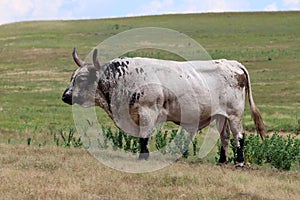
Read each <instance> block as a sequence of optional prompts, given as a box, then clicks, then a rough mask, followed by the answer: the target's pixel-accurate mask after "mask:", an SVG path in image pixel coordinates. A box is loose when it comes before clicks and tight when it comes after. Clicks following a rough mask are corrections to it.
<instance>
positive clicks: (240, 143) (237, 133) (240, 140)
mask: <svg viewBox="0 0 300 200" xmlns="http://www.w3.org/2000/svg"><path fill="white" fill-rule="evenodd" d="M229 123H230V129H231V131H232V134H233V137H234V140H235V144H236V154H237V158H236V164H237V165H236V167H243V166H244V132H243V125H242V118H241V117H236V116H234V117H231V118H230V119H229Z"/></svg>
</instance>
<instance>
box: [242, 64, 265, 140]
mask: <svg viewBox="0 0 300 200" xmlns="http://www.w3.org/2000/svg"><path fill="white" fill-rule="evenodd" d="M240 67H241V69H242V70H243V71H244V73H245V74H246V77H247V85H246V90H247V91H248V98H249V104H250V109H251V114H252V118H253V121H254V124H255V127H256V131H257V133H259V134H260V137H261V139H262V140H263V139H264V138H265V134H266V128H265V125H264V122H263V120H262V117H261V114H260V112H259V110H258V108H257V107H256V106H255V103H254V100H253V96H252V89H251V83H250V76H249V73H248V71H247V69H246V68H245V67H244V66H243V65H241V66H240Z"/></svg>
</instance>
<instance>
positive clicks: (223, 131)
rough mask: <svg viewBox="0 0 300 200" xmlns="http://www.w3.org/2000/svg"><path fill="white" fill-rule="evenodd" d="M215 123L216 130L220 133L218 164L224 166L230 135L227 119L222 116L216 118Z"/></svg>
mask: <svg viewBox="0 0 300 200" xmlns="http://www.w3.org/2000/svg"><path fill="white" fill-rule="evenodd" d="M216 123H217V129H218V131H219V133H220V137H221V142H222V146H221V152H220V158H219V161H218V163H219V164H226V162H227V149H228V141H229V135H230V130H229V126H228V119H227V118H226V117H224V116H218V117H217V119H216Z"/></svg>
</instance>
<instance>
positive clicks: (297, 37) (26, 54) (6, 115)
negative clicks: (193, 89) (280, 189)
mask: <svg viewBox="0 0 300 200" xmlns="http://www.w3.org/2000/svg"><path fill="white" fill-rule="evenodd" d="M139 27H164V28H170V29H174V30H176V31H179V32H182V33H185V34H186V35H188V36H190V37H191V38H193V39H195V40H196V41H198V42H199V43H200V44H201V45H202V46H203V47H204V48H205V49H206V50H207V51H208V52H209V53H210V55H211V56H212V57H213V58H215V59H217V58H226V59H235V60H239V61H240V62H242V63H243V64H245V65H246V67H247V68H248V69H249V71H250V74H251V80H252V83H253V91H254V98H255V101H256V102H257V104H258V107H259V108H260V110H261V111H262V113H263V117H264V118H265V121H266V124H267V127H268V129H271V130H274V129H275V130H280V129H282V130H289V131H292V130H293V129H295V127H296V126H297V119H299V118H300V116H299V113H300V110H299V108H300V100H299V99H300V96H299V95H300V91H299V84H300V82H299V80H300V75H299V74H300V72H299V70H300V68H299V63H300V51H299V47H300V12H269V13H260V12H258V13H256V12H253V13H211V14H180V15H161V16H145V17H130V18H117V19H95V20H77V21H34V22H21V23H13V24H8V25H2V26H0V93H1V95H0V102H1V105H0V110H1V115H0V128H1V129H9V130H10V129H17V130H19V129H25V128H30V129H33V128H35V127H38V128H46V127H48V126H50V125H51V126H55V127H60V126H64V125H68V124H69V125H70V124H72V123H73V121H72V113H71V110H70V107H68V106H67V105H64V104H63V103H62V102H61V100H60V96H61V93H62V91H63V90H64V88H65V87H66V86H67V84H68V80H69V78H70V75H71V73H72V71H73V70H74V69H75V65H74V63H73V61H72V58H71V56H70V53H71V51H72V48H73V47H77V48H78V51H79V54H80V55H81V56H82V57H84V56H86V55H87V53H88V52H90V50H91V49H92V48H93V47H95V46H96V45H97V44H98V43H99V42H101V41H103V40H105V39H106V38H108V37H110V36H113V35H115V34H117V33H120V32H122V31H125V30H129V29H133V28H139ZM145 55H147V54H145ZM154 56H155V54H154ZM104 117H105V116H104ZM104 121H109V120H108V119H106V118H105V120H104ZM245 125H246V127H247V129H249V130H250V129H253V127H254V126H253V123H252V121H251V116H250V113H249V108H248V107H247V109H246V113H245Z"/></svg>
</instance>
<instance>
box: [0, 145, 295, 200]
mask: <svg viewBox="0 0 300 200" xmlns="http://www.w3.org/2000/svg"><path fill="white" fill-rule="evenodd" d="M0 155H1V157H0V199H46V198H47V199H297V198H298V197H299V195H300V191H299V184H300V176H299V173H295V172H294V173H287V172H278V171H271V170H266V171H265V170H235V169H233V168H230V167H225V168H224V167H223V168H222V167H218V166H214V165H207V164H187V163H183V162H177V163H174V164H173V165H171V166H169V167H166V168H164V169H162V170H159V171H156V172H152V173H143V174H130V173H124V172H120V171H116V170H113V169H110V168H108V167H105V166H104V165H102V164H101V163H99V162H98V161H97V160H96V159H94V158H93V157H92V156H90V155H89V154H88V153H87V151H86V150H84V149H64V148H56V147H43V148H34V147H27V146H12V145H5V144H0Z"/></svg>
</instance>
